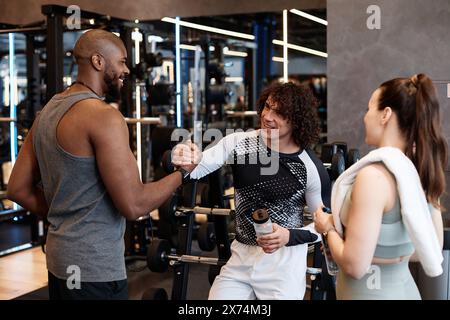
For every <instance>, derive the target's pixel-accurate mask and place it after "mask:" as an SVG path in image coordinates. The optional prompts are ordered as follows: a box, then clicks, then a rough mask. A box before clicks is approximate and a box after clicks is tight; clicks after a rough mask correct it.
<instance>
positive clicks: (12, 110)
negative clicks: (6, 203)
mask: <svg viewBox="0 0 450 320" xmlns="http://www.w3.org/2000/svg"><path fill="white" fill-rule="evenodd" d="M14 50H15V48H14V34H13V33H10V34H9V58H8V60H9V116H10V118H11V119H16V118H17V105H16V99H17V76H16V74H17V72H16V70H15V69H16V65H15V61H14V60H15V51H14ZM9 129H10V139H9V141H10V150H11V164H12V165H13V166H14V163H15V162H16V156H17V127H16V123H15V122H14V121H10V122H9ZM16 206H17V205H16V204H14V209H17V207H16Z"/></svg>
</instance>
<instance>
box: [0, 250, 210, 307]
mask: <svg viewBox="0 0 450 320" xmlns="http://www.w3.org/2000/svg"><path fill="white" fill-rule="evenodd" d="M193 254H198V255H203V256H214V254H215V252H202V251H200V249H198V245H197V242H196V241H194V243H193ZM1 259H2V263H1V264H0V300H10V299H18V300H21V299H27V300H46V299H48V291H47V268H46V263H45V254H44V253H43V252H42V250H41V248H40V247H35V248H32V249H28V250H25V251H21V252H17V253H14V254H11V255H8V256H5V257H2V258H1ZM127 269H128V272H127V273H128V291H129V297H130V299H131V300H140V299H141V297H142V294H143V293H144V291H145V290H147V289H149V288H164V289H165V290H166V291H167V294H168V295H169V297H170V295H171V290H172V284H173V282H172V279H173V274H172V273H173V269H170V268H169V270H168V271H167V272H166V273H163V274H161V273H153V272H151V271H150V270H148V268H147V267H146V262H145V261H138V260H136V261H133V262H130V263H128V264H127ZM209 288H210V284H209V282H208V266H205V265H192V264H191V265H190V267H189V282H188V293H187V299H189V300H206V299H207V298H208V292H209Z"/></svg>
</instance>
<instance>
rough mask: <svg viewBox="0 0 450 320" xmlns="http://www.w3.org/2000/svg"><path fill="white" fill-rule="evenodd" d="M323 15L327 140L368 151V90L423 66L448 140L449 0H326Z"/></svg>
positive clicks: (421, 69) (419, 71)
mask: <svg viewBox="0 0 450 320" xmlns="http://www.w3.org/2000/svg"><path fill="white" fill-rule="evenodd" d="M372 4H374V5H378V6H379V7H380V9H381V29H380V30H369V29H368V28H367V25H366V21H367V18H368V17H369V14H367V13H366V10H367V7H368V6H369V5H372ZM327 19H328V29H327V48H328V56H329V57H328V61H327V73H328V141H334V140H343V141H347V142H348V144H349V145H350V146H351V147H357V148H360V150H362V151H363V153H366V152H367V151H368V148H367V146H365V145H364V126H363V123H362V119H363V116H364V113H365V110H366V108H367V102H368V100H369V98H370V95H371V94H372V92H373V91H374V90H375V89H376V88H377V87H378V85H379V84H381V83H382V82H384V81H385V80H388V79H391V78H395V77H399V76H400V77H401V76H406V77H409V76H411V75H413V74H415V73H422V72H423V73H427V74H429V75H430V76H431V78H432V79H433V80H436V81H437V83H436V86H437V88H438V93H439V100H440V104H441V110H442V118H443V128H444V132H445V134H446V137H447V140H449V138H450V121H449V120H450V99H449V98H447V91H446V83H445V82H449V83H450V1H449V0H433V1H429V0H358V1H354V0H328V2H327ZM438 80H439V81H438ZM449 183H450V181H449ZM447 189H449V188H447ZM448 193H450V190H449V191H448ZM445 202H446V203H449V200H448V199H446V200H445ZM447 208H449V207H448V206H447ZM449 209H450V208H449Z"/></svg>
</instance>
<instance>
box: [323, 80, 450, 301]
mask: <svg viewBox="0 0 450 320" xmlns="http://www.w3.org/2000/svg"><path fill="white" fill-rule="evenodd" d="M440 122H441V119H440V112H439V104H438V99H437V95H436V89H435V87H434V85H433V83H432V81H431V79H430V78H429V77H428V76H426V75H425V74H418V75H415V76H413V77H411V78H397V79H393V80H390V81H387V82H385V83H383V84H382V85H381V86H380V87H379V88H378V89H377V90H375V92H374V93H373V94H372V97H371V98H370V101H369V104H368V110H367V113H366V115H365V117H364V124H365V128H366V143H367V144H369V145H373V146H376V147H377V149H376V150H374V151H372V152H370V153H369V154H368V155H367V156H365V157H364V158H363V159H361V161H359V162H357V163H356V164H355V165H353V166H352V167H350V168H349V169H348V170H347V171H346V172H344V173H343V174H342V175H341V176H340V177H339V179H338V180H337V181H336V183H335V185H334V187H333V193H332V208H331V209H332V211H333V215H327V214H325V213H323V212H322V210H317V211H316V212H315V227H316V230H317V231H318V232H320V233H322V234H324V237H326V238H327V240H328V244H329V247H330V251H331V255H332V257H333V258H334V260H335V261H336V263H337V264H338V265H339V268H340V271H339V272H338V275H337V287H336V288H337V292H336V293H337V298H338V299H420V298H421V297H420V293H419V291H418V288H417V286H416V284H415V283H414V280H413V278H412V276H411V273H410V271H409V268H408V262H409V261H411V260H418V261H420V262H421V264H422V267H423V268H424V270H425V272H426V273H427V274H428V275H429V276H437V275H439V274H440V273H442V267H441V263H442V243H443V226H442V217H441V210H442V209H443V208H441V206H440V201H439V198H440V197H441V195H442V194H443V193H444V190H445V176H444V170H445V167H446V166H447V160H448V159H447V144H446V140H445V138H444V136H443V133H442V128H441V123H440Z"/></svg>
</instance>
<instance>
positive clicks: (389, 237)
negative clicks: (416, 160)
mask: <svg viewBox="0 0 450 320" xmlns="http://www.w3.org/2000/svg"><path fill="white" fill-rule="evenodd" d="M352 190H353V186H351V187H350V188H349V190H348V191H347V194H346V196H345V200H344V204H343V205H342V209H341V219H342V223H343V224H344V225H346V224H347V221H348V212H349V207H350V204H351V201H352V200H351V194H352ZM413 253H414V246H413V244H412V241H411V238H410V237H409V235H408V231H407V230H406V227H405V225H404V223H403V220H402V215H401V206H400V198H399V197H398V195H397V196H396V200H395V205H394V207H393V208H392V209H391V210H389V211H388V212H385V213H384V214H383V218H382V221H381V228H380V234H379V236H378V241H377V246H376V248H375V254H374V257H378V258H385V259H390V258H397V257H401V256H408V255H411V254H413Z"/></svg>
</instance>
